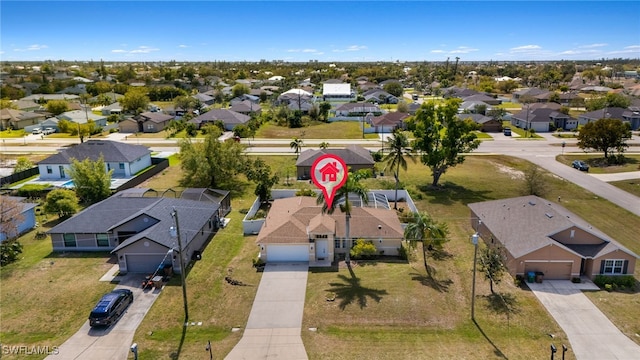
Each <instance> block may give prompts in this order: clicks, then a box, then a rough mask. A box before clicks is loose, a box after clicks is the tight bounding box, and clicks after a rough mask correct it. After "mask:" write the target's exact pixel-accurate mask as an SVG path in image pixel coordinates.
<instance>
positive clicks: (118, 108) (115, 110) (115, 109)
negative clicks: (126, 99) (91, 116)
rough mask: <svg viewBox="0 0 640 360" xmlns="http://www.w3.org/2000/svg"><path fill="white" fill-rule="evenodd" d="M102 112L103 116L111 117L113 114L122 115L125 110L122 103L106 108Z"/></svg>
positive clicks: (115, 103)
mask: <svg viewBox="0 0 640 360" xmlns="http://www.w3.org/2000/svg"><path fill="white" fill-rule="evenodd" d="M100 111H101V112H102V115H104V116H109V115H113V114H122V111H123V108H122V105H120V102H114V103H113V104H110V105H107V106H104V107H103V108H102V110H100Z"/></svg>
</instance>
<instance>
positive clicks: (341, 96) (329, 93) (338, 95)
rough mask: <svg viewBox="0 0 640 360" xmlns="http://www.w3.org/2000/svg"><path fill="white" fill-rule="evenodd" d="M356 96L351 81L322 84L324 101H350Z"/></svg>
mask: <svg viewBox="0 0 640 360" xmlns="http://www.w3.org/2000/svg"><path fill="white" fill-rule="evenodd" d="M353 98H355V93H354V92H353V91H352V90H351V84H349V83H326V82H325V83H324V84H322V99H323V100H324V101H331V100H339V101H349V100H351V99H353Z"/></svg>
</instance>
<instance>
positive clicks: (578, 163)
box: [571, 160, 589, 171]
mask: <svg viewBox="0 0 640 360" xmlns="http://www.w3.org/2000/svg"><path fill="white" fill-rule="evenodd" d="M571 166H573V167H574V168H576V169H578V170H580V171H589V165H587V164H586V163H585V162H584V161H582V160H573V162H572V163H571Z"/></svg>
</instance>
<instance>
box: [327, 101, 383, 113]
mask: <svg viewBox="0 0 640 360" xmlns="http://www.w3.org/2000/svg"><path fill="white" fill-rule="evenodd" d="M335 112H336V116H353V114H356V116H361V115H362V114H367V113H374V114H379V113H380V112H381V111H380V107H379V106H378V105H376V104H372V103H369V102H360V103H345V104H342V105H340V106H338V107H337V108H336V110H335Z"/></svg>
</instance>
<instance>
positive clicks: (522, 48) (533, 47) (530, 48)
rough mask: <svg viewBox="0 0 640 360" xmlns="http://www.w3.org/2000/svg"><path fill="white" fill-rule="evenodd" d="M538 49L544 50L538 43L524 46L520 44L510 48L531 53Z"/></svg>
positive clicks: (514, 50)
mask: <svg viewBox="0 0 640 360" xmlns="http://www.w3.org/2000/svg"><path fill="white" fill-rule="evenodd" d="M538 50H542V48H541V47H540V46H538V45H523V46H518V47H514V48H511V49H510V51H511V52H512V53H522V52H525V53H529V52H536V51H538Z"/></svg>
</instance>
